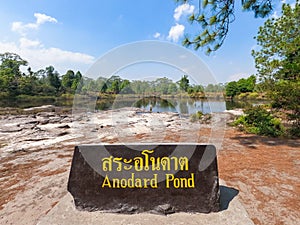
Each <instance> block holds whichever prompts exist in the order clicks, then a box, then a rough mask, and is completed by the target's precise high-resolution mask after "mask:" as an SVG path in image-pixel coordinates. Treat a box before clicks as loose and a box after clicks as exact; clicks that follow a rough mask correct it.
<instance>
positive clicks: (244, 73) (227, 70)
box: [0, 0, 295, 83]
mask: <svg viewBox="0 0 300 225" xmlns="http://www.w3.org/2000/svg"><path fill="white" fill-rule="evenodd" d="M239 2H240V1H237V4H236V7H235V17H236V18H235V21H234V22H233V23H232V24H231V25H230V30H229V34H228V36H227V38H226V40H225V43H224V44H223V46H222V47H221V48H220V49H219V50H218V51H217V52H214V53H212V54H210V55H209V56H207V55H206V54H205V52H204V51H205V50H201V49H200V50H198V51H194V50H193V49H189V51H191V52H192V53H193V54H195V55H197V56H198V57H200V58H201V59H202V61H203V62H204V64H206V65H207V67H208V68H209V70H210V71H211V72H212V74H213V76H214V77H215V79H216V80H217V82H220V83H224V82H228V81H232V80H236V79H240V78H242V77H248V76H250V75H252V74H255V72H256V71H255V66H254V60H253V57H252V56H251V50H252V49H253V48H256V41H255V40H254V39H253V37H254V36H255V35H256V34H257V31H258V28H259V26H262V25H263V23H264V21H265V20H266V19H261V18H254V15H253V13H252V12H244V11H242V10H241V7H240V4H239ZM273 2H274V4H275V5H274V11H273V12H272V15H271V16H273V17H277V16H278V15H280V8H281V3H282V2H287V3H293V2H295V1H288V0H282V1H279V0H278V1H276V0H274V1H273ZM197 4H198V2H197V1H190V4H185V5H183V4H179V3H175V1H174V0H163V1H162V0H127V1H125V0H109V1H103V0H100V1H96V0H95V1H78V0H72V1H70V0H69V1H67V0H26V1H18V0H9V1H8V0H0V21H1V22H0V53H4V52H13V53H17V54H19V55H20V56H21V57H22V58H23V59H25V60H27V61H28V64H29V66H30V67H31V68H32V70H33V71H37V70H38V69H42V68H45V67H46V66H49V65H52V66H54V68H55V69H56V70H57V71H58V72H59V73H60V74H61V75H63V74H65V73H66V71H67V70H69V69H72V70H74V71H75V72H76V71H78V70H79V71H81V72H82V73H83V74H85V72H86V71H88V70H89V68H90V67H91V66H92V65H93V64H94V63H95V62H96V61H97V59H99V57H101V56H103V55H105V54H106V53H107V52H109V51H111V50H112V49H116V48H118V46H124V45H126V44H128V43H134V42H139V41H145V40H146V41H149V40H159V41H163V42H167V43H172V44H174V45H178V46H181V42H182V39H183V35H184V33H185V32H188V33H191V34H192V33H196V32H197V31H198V30H199V29H200V28H199V26H198V25H197V24H192V25H191V24H189V23H188V22H187V17H188V16H189V15H190V14H191V13H192V12H195V11H196V10H197V8H196V5H197ZM147 65H149V63H148V64H147ZM131 67H132V65H131ZM145 68H146V69H145ZM145 68H144V72H145V73H147V72H148V73H149V74H145V76H147V75H149V76H150V74H151V73H150V72H152V74H153V73H156V74H157V73H159V71H160V69H158V68H159V66H158V67H156V66H152V68H153V71H151V68H149V67H147V66H145ZM142 69H143V68H142V67H141V65H139V64H137V67H136V68H135V69H130V68H129V69H128V68H127V69H126V68H125V69H124V68H123V69H120V71H119V72H120V76H121V77H122V75H124V76H126V75H125V74H124V73H125V71H127V73H130V72H128V71H131V73H135V74H136V75H135V74H131V75H128V74H127V75H128V76H131V77H130V78H132V79H135V78H137V79H138V74H137V71H138V70H142ZM173 69H174V68H173ZM132 71H134V72H132ZM166 71H167V69H161V72H162V73H164V74H165V73H167V72H166ZM122 72H123V74H122ZM177 72H178V70H177ZM180 72H181V71H180ZM134 76H136V77H134ZM169 76H170V78H171V79H178V77H172V75H169ZM125 78H126V77H125Z"/></svg>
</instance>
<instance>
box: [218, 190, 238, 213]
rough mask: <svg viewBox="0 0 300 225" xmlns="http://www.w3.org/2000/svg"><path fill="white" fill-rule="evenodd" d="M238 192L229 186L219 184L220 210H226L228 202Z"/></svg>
mask: <svg viewBox="0 0 300 225" xmlns="http://www.w3.org/2000/svg"><path fill="white" fill-rule="evenodd" d="M238 194H239V190H237V189H235V188H231V187H226V186H223V185H221V186H220V211H223V210H226V209H228V207H229V203H230V202H231V201H232V200H233V199H234V197H235V196H237V195H238Z"/></svg>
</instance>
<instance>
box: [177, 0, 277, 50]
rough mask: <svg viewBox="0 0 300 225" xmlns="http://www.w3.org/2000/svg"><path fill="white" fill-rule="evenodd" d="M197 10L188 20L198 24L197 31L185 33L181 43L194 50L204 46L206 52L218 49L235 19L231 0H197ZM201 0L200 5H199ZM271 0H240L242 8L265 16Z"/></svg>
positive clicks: (178, 0) (257, 15)
mask: <svg viewBox="0 0 300 225" xmlns="http://www.w3.org/2000/svg"><path fill="white" fill-rule="evenodd" d="M198 1H199V9H198V12H197V13H195V14H193V15H191V16H190V17H189V18H188V20H189V21H190V22H191V23H194V24H198V25H199V28H198V32H197V34H196V35H195V36H194V37H193V38H190V37H188V35H186V38H185V39H184V40H183V42H182V44H183V45H184V46H192V47H194V49H195V50H197V49H199V48H200V47H205V49H206V53H207V54H210V53H211V52H212V51H216V50H218V49H219V48H220V47H221V46H222V44H223V42H224V40H225V38H226V36H227V33H228V30H229V25H230V23H232V22H233V21H234V19H235V17H234V7H235V4H236V1H233V0H210V1H208V0H198ZM176 2H181V3H188V2H192V1H191V0H176ZM201 2H202V7H201ZM271 3H272V1H271V0H241V4H242V7H243V9H244V10H247V11H253V12H254V15H255V17H266V16H267V15H268V14H269V13H270V12H271V11H272V4H271Z"/></svg>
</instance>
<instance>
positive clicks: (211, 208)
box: [68, 143, 220, 214]
mask: <svg viewBox="0 0 300 225" xmlns="http://www.w3.org/2000/svg"><path fill="white" fill-rule="evenodd" d="M68 191H69V192H70V193H71V194H72V196H73V198H74V202H75V206H76V208H77V209H81V210H87V211H96V210H101V211H107V212H119V213H138V212H154V213H163V214H169V213H174V212H202V213H209V212H216V211H219V205H220V202H219V201H220V199H219V193H220V191H219V179H218V169H217V157H216V149H215V147H214V146H213V145H199V144H157V143H156V144H144V143H143V144H126V145H121V144H107V145H82V146H77V147H75V151H74V155H73V161H72V166H71V171H70V176H69V181H68Z"/></svg>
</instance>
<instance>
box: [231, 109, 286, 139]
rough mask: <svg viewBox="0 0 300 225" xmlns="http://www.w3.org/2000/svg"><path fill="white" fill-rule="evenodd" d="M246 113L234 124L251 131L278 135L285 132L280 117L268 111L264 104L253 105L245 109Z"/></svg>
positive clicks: (273, 135)
mask: <svg viewBox="0 0 300 225" xmlns="http://www.w3.org/2000/svg"><path fill="white" fill-rule="evenodd" d="M244 112H245V115H243V116H240V117H239V118H238V119H237V120H236V121H235V122H234V123H233V125H236V126H239V127H241V128H242V130H245V131H247V132H250V133H254V134H259V135H266V136H272V137H277V136H281V135H283V134H284V127H283V126H282V124H281V121H280V120H279V119H278V118H275V117H273V115H272V114H271V113H270V112H268V111H267V110H266V109H265V108H264V107H263V106H260V105H259V106H252V107H250V108H248V109H246V110H244Z"/></svg>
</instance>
